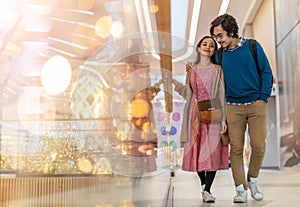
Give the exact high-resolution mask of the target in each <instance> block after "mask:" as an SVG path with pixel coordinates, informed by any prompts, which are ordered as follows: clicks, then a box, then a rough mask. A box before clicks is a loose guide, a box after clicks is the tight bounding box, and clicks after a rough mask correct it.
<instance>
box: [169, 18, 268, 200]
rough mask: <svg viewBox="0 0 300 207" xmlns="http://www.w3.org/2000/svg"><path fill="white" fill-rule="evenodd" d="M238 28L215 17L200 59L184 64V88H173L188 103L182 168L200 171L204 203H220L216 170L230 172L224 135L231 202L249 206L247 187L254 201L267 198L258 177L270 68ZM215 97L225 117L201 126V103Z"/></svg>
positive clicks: (201, 43) (230, 20) (201, 46)
mask: <svg viewBox="0 0 300 207" xmlns="http://www.w3.org/2000/svg"><path fill="white" fill-rule="evenodd" d="M238 30H239V28H238V24H237V22H236V20H235V18H234V17H233V16H231V15H229V14H224V15H221V16H218V17H217V18H216V19H214V20H213V21H212V22H211V25H210V35H211V36H205V37H203V38H202V39H201V40H200V41H199V43H198V44H197V46H196V52H197V59H196V61H195V62H193V63H188V64H187V65H186V71H187V74H186V83H185V85H183V84H181V83H180V82H179V81H177V80H175V79H174V80H173V83H174V85H175V90H176V91H177V92H178V93H179V94H180V95H182V96H183V97H184V98H185V99H186V101H187V102H186V106H185V110H184V119H183V125H182V131H181V142H182V143H184V156H183V164H182V169H183V170H185V171H190V172H197V174H198V176H199V178H200V182H201V187H202V198H203V201H204V202H206V203H213V202H215V200H216V198H215V197H214V196H213V194H212V192H211V187H212V184H213V181H214V179H215V176H216V172H217V170H223V169H228V168H229V163H228V154H229V153H228V149H229V147H228V144H224V143H222V141H221V140H222V139H221V136H225V134H228V136H229V139H230V156H229V157H230V164H231V169H232V175H233V180H234V184H235V189H236V195H235V196H234V197H233V202H234V203H246V202H247V197H248V189H250V192H251V196H252V198H253V199H255V200H257V201H259V200H262V199H263V193H262V191H261V189H260V188H259V185H258V181H257V178H258V176H259V171H260V168H261V165H262V161H263V158H264V154H265V139H266V115H267V102H268V98H269V97H270V95H271V89H272V70H271V68H270V65H269V62H268V59H267V57H266V55H265V53H264V51H263V49H262V47H261V45H260V44H259V43H258V42H255V45H254V47H255V48H254V51H253V48H251V47H252V43H251V41H252V40H249V39H244V38H243V37H239V36H238ZM252 42H253V41H252ZM218 43H219V45H220V46H221V48H220V49H218ZM253 53H254V55H253ZM212 99H218V100H219V103H220V108H221V110H222V117H221V119H220V121H219V122H213V123H204V122H201V115H200V113H199V108H200V104H199V103H202V102H203V101H205V100H212ZM211 107H212V108H215V106H213V105H212V106H211ZM247 126H248V132H249V136H250V146H251V152H252V153H251V157H250V162H249V167H248V172H247V174H246V175H245V170H244V163H243V149H244V141H245V130H246V128H247Z"/></svg>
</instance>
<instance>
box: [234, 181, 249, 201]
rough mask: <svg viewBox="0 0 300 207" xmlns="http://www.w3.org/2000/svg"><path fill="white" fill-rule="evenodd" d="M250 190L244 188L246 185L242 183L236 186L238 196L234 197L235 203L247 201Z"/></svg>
mask: <svg viewBox="0 0 300 207" xmlns="http://www.w3.org/2000/svg"><path fill="white" fill-rule="evenodd" d="M247 197H248V192H247V190H245V189H244V185H243V184H240V185H239V186H237V187H236V196H234V197H233V203H247Z"/></svg>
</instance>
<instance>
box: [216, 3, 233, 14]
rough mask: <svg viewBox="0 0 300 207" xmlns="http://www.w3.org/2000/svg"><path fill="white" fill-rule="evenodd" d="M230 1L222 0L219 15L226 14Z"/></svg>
mask: <svg viewBox="0 0 300 207" xmlns="http://www.w3.org/2000/svg"><path fill="white" fill-rule="evenodd" d="M229 3H230V0H223V1H222V4H221V7H220V10H219V14H218V16H220V15H222V14H225V13H226V12H227V9H228V6H229Z"/></svg>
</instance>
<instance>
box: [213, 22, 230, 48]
mask: <svg viewBox="0 0 300 207" xmlns="http://www.w3.org/2000/svg"><path fill="white" fill-rule="evenodd" d="M213 33H214V35H213V37H214V39H215V40H216V41H217V42H218V43H219V45H220V46H221V47H223V48H228V46H229V45H230V44H231V41H232V38H231V37H229V36H228V35H227V32H226V31H225V30H224V29H223V27H222V25H219V26H217V27H215V28H214V32H213Z"/></svg>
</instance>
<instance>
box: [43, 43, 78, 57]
mask: <svg viewBox="0 0 300 207" xmlns="http://www.w3.org/2000/svg"><path fill="white" fill-rule="evenodd" d="M47 48H48V49H49V50H53V51H54V52H55V53H59V54H63V55H66V56H69V57H71V58H77V55H76V54H74V53H70V52H66V51H64V50H60V49H57V48H55V47H51V46H48V47H47Z"/></svg>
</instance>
